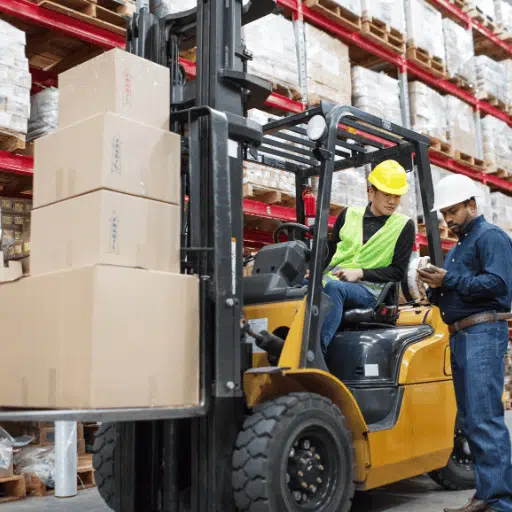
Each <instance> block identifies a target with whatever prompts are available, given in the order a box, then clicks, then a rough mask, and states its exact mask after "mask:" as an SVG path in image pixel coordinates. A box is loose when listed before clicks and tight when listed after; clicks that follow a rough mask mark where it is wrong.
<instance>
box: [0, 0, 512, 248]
mask: <svg viewBox="0 0 512 512" xmlns="http://www.w3.org/2000/svg"><path fill="white" fill-rule="evenodd" d="M276 1H277V5H278V6H280V7H281V8H282V9H284V10H285V11H286V12H287V13H288V14H291V15H292V17H293V19H294V20H300V21H302V20H304V21H306V22H308V23H311V24H313V25H316V26H317V27H319V28H321V29H323V30H324V31H326V32H328V33H330V34H331V35H333V36H334V37H336V38H339V39H340V40H342V41H343V42H345V43H346V44H348V45H349V46H357V47H359V48H361V49H363V50H365V51H366V52H368V53H370V54H372V55H374V56H376V57H378V58H380V59H381V60H382V61H383V62H385V63H388V64H390V65H393V66H395V67H396V68H397V70H398V75H399V79H400V86H401V99H402V101H403V104H402V111H403V119H404V123H406V124H407V123H408V122H409V120H408V115H407V113H408V112H409V106H408V94H407V81H408V75H410V76H412V77H415V78H417V79H419V80H420V81H422V82H424V83H426V84H428V85H429V86H431V87H433V88H435V89H437V90H439V91H441V92H444V93H446V94H450V95H453V96H456V97H458V98H459V99H461V100H463V101H465V102H466V103H468V104H470V105H471V106H472V107H473V109H474V111H475V120H476V122H477V130H478V126H479V121H480V113H484V114H487V115H491V116H493V117H496V118H498V119H501V120H502V121H505V122H506V123H508V124H509V125H510V126H512V117H511V116H510V115H508V114H507V113H506V112H503V111H501V110H499V109H497V108H495V107H493V106H492V105H490V104H489V103H488V102H486V101H483V100H481V99H478V98H476V97H475V96H473V95H472V94H471V93H469V92H468V91H466V90H463V89H462V88H460V87H458V86H457V85H456V84H453V83H451V82H449V81H448V80H445V79H442V78H439V77H437V76H435V75H434V74H432V73H430V72H428V71H427V70H425V69H423V68H421V67H420V66H418V65H417V64H416V63H414V62H411V61H410V60H409V59H407V57H406V56H403V55H400V54H398V53H394V52H393V51H391V50H389V49H388V48H386V47H385V46H383V45H381V44H379V43H378V42H377V41H375V40H372V39H369V38H367V37H365V36H364V35H363V34H361V33H360V32H359V31H358V30H357V29H356V28H355V27H354V28H351V27H350V26H347V25H341V24H340V23H337V22H336V21H334V20H333V19H331V18H328V17H326V16H325V15H322V14H320V13H318V12H316V11H314V10H312V9H311V8H309V7H307V6H306V5H303V4H302V0H276ZM429 2H430V3H431V4H433V5H434V6H436V7H437V8H438V9H439V10H441V11H442V12H443V13H444V14H445V15H446V16H448V17H451V18H452V19H454V20H456V21H458V22H459V23H462V24H463V25H464V26H465V27H466V28H467V29H468V30H472V31H473V34H474V37H475V38H479V40H484V41H486V43H488V44H491V45H492V46H493V50H494V51H499V52H502V55H504V56H510V57H511V58H512V44H509V43H508V42H506V41H503V40H502V39H500V38H499V37H498V36H497V35H496V34H494V33H493V32H491V31H490V30H489V29H487V28H486V27H484V26H482V25H481V24H480V23H479V22H478V21H476V20H475V19H473V18H471V17H470V16H469V15H468V14H467V13H464V12H463V11H462V10H461V9H459V8H458V7H457V6H456V5H454V4H452V3H450V2H449V1H448V0H429ZM0 13H3V14H5V15H8V16H10V17H13V18H18V19H20V20H22V21H24V22H28V23H31V24H35V25H39V26H42V27H45V28H47V29H50V30H54V31H56V32H60V33H62V34H64V35H66V36H70V37H74V38H78V39H80V40H82V41H84V42H85V43H88V44H91V45H95V46H98V47H100V48H104V49H110V48H115V47H124V37H123V36H121V35H119V34H116V33H113V32H109V31H107V30H104V29H102V28H100V27H96V26H93V25H91V24H88V23H86V22H84V21H82V20H78V19H75V18H71V17H69V16H65V15H63V14H60V13H57V12H53V11H50V10H47V9H44V8H41V7H39V6H37V5H36V4H34V3H32V2H30V1H29V0H0ZM181 63H182V65H183V67H184V69H185V72H186V73H187V75H188V76H189V77H190V78H195V64H194V63H193V62H190V61H187V60H184V59H181ZM31 71H32V75H33V82H34V84H35V90H37V88H38V87H42V86H48V85H53V86H55V85H57V78H56V76H54V75H52V73H47V72H44V71H41V70H39V69H31ZM266 105H267V106H268V107H270V108H272V109H278V110H281V111H283V112H284V113H285V112H289V113H298V112H301V111H302V110H303V109H304V104H303V103H300V102H298V101H294V100H293V99H290V98H287V97H285V96H282V95H279V94H275V93H273V94H272V95H271V96H270V97H269V99H268V100H267V102H266ZM480 145H481V141H480ZM480 151H481V148H480ZM479 156H481V155H479ZM430 158H431V162H432V163H433V164H435V165H437V166H439V167H442V168H444V169H447V170H450V171H452V172H456V173H460V174H465V175H467V176H469V177H471V178H472V179H475V180H477V181H480V182H482V183H484V184H487V185H489V186H491V187H493V188H494V189H497V190H501V191H504V192H506V193H509V194H512V182H510V181H507V180H505V179H502V178H499V177H496V176H492V175H489V174H485V173H483V172H478V171H475V170H474V169H472V168H471V167H470V166H467V165H464V164H462V163H461V162H458V161H456V160H455V159H453V158H449V157H446V156H444V155H440V154H438V153H435V152H434V151H431V155H430ZM32 170H33V159H32V158H31V157H28V156H22V155H16V154H11V153H7V152H4V151H0V171H1V172H8V173H14V174H18V175H25V176H27V175H31V174H32ZM244 213H245V214H246V215H252V216H259V217H263V218H270V219H276V220H294V219H295V210H294V209H292V208H287V207H284V206H279V205H268V204H266V203H263V202H258V201H254V200H250V199H246V200H245V201H244ZM331 220H332V223H333V222H334V218H332V219H331ZM248 236H249V234H248ZM250 238H252V239H254V238H255V237H254V233H253V234H252V236H251V237H250ZM264 239H265V238H264V237H263V238H261V237H260V238H259V243H263V241H264ZM418 244H419V245H426V240H424V237H422V235H418ZM448 246H449V244H448V243H445V248H448Z"/></svg>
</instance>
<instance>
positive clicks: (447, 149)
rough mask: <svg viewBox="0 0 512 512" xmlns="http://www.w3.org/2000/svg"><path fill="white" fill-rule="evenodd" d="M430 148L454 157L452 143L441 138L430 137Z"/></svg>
mask: <svg viewBox="0 0 512 512" xmlns="http://www.w3.org/2000/svg"><path fill="white" fill-rule="evenodd" d="M430 149H431V150H432V151H435V152H436V153H440V154H441V155H444V156H447V157H449V158H452V157H453V149H452V147H451V145H450V144H448V143H447V142H444V141H442V140H440V139H436V138H435V137H430Z"/></svg>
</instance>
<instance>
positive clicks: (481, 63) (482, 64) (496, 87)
mask: <svg viewBox="0 0 512 512" xmlns="http://www.w3.org/2000/svg"><path fill="white" fill-rule="evenodd" d="M474 62H475V73H476V81H475V88H476V92H477V97H479V98H487V96H488V95H491V96H494V97H495V98H496V99H498V100H500V101H502V102H503V103H507V101H508V87H509V84H508V78H507V75H506V74H505V73H503V64H502V63H500V62H497V61H495V60H493V59H491V58H490V57H487V55H478V56H477V57H475V58H474Z"/></svg>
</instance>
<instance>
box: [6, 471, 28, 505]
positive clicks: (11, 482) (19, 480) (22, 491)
mask: <svg viewBox="0 0 512 512" xmlns="http://www.w3.org/2000/svg"><path fill="white" fill-rule="evenodd" d="M0 492H1V493H2V497H1V498H0V504H1V503H9V502H11V501H17V500H19V499H22V498H24V497H25V495H26V494H27V491H26V486H25V478H24V477H23V475H14V476H6V477H3V478H0Z"/></svg>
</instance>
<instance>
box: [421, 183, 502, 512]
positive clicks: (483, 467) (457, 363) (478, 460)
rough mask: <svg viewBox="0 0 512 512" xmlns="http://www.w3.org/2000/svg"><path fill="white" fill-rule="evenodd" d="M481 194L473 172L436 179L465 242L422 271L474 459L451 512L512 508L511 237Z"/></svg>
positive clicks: (440, 203)
mask: <svg viewBox="0 0 512 512" xmlns="http://www.w3.org/2000/svg"><path fill="white" fill-rule="evenodd" d="M479 195H480V191H479V189H478V188H477V187H476V185H475V184H474V182H473V181H472V180H471V179H470V178H468V177H467V176H461V175H453V176H448V177H446V178H444V179H442V180H441V181H440V182H439V183H438V184H437V187H436V190H435V194H434V196H435V197H434V199H435V204H434V210H433V211H440V212H441V213H442V215H443V217H444V218H445V220H446V223H447V224H448V227H449V228H450V229H451V230H452V232H453V233H455V234H456V235H457V236H458V238H459V241H458V243H457V245H456V246H455V247H454V248H453V249H451V251H450V252H449V253H448V254H447V256H446V259H445V264H444V268H437V267H433V266H432V267H430V268H427V269H426V270H420V271H418V273H419V275H420V277H421V279H422V280H423V281H424V282H425V283H426V284H427V285H429V287H430V289H429V292H428V295H429V298H430V301H431V302H432V303H433V304H437V305H438V306H439V308H440V310H441V314H442V317H443V320H444V322H445V323H446V324H447V325H448V327H449V332H450V352H451V364H452V374H453V384H454V387H455V397H456V399H457V409H458V413H459V423H460V426H461V428H462V430H463V432H464V434H465V435H466V437H467V439H468V443H469V448H470V450H471V453H472V455H473V457H474V459H475V477H476V494H475V496H474V497H473V499H472V500H471V501H470V503H468V504H467V505H465V506H463V507H462V508H459V509H445V511H446V512H487V511H491V510H493V511H497V512H512V465H511V462H510V452H511V448H510V435H509V432H508V429H507V427H506V425H505V420H504V408H503V403H502V400H501V396H502V393H503V383H504V378H505V377H504V371H505V354H506V351H507V348H508V343H509V342H508V328H507V322H506V319H507V318H511V316H512V315H510V306H511V302H512V240H511V239H510V237H509V236H508V235H507V234H506V233H505V232H504V231H503V230H501V229H500V228H499V227H497V226H494V225H493V224H489V223H488V222H487V221H486V220H485V218H484V217H483V216H482V215H480V214H479V212H478V208H477V202H476V201H477V200H478V196H479Z"/></svg>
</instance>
